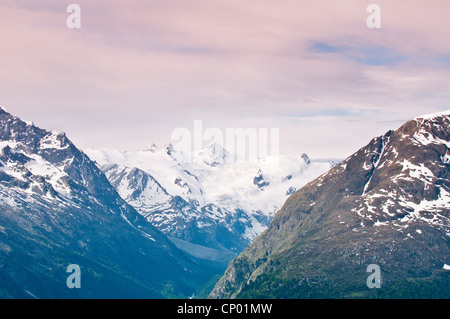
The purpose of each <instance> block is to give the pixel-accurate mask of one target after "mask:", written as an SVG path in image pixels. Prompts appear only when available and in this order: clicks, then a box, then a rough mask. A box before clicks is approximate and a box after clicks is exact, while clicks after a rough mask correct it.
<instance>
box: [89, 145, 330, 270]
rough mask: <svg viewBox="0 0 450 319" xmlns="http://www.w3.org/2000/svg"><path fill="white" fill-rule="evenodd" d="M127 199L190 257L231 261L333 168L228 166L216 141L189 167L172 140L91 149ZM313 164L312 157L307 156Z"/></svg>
mask: <svg viewBox="0 0 450 319" xmlns="http://www.w3.org/2000/svg"><path fill="white" fill-rule="evenodd" d="M85 152H86V153H87V154H88V155H89V157H90V158H92V159H93V160H95V161H96V163H97V165H98V167H99V168H100V169H101V170H102V171H103V172H104V173H105V175H106V176H107V178H108V180H109V181H110V182H111V184H112V185H113V186H114V188H115V189H116V190H117V192H118V193H119V194H120V195H121V197H122V198H123V199H125V201H126V202H127V203H128V204H130V205H131V206H133V207H134V208H135V209H136V210H137V211H138V212H139V213H140V214H141V215H142V216H144V217H145V218H146V219H147V220H148V221H149V222H150V223H151V224H152V225H154V226H155V227H156V228H157V229H158V230H160V231H161V232H163V233H164V234H165V235H167V236H169V238H170V239H171V240H172V241H173V242H174V243H175V244H176V245H177V247H179V248H180V249H183V250H185V251H186V252H188V253H190V254H194V255H195V256H197V257H199V256H202V257H204V258H206V259H209V260H213V261H218V260H217V258H219V259H220V262H222V263H224V264H225V267H226V264H227V263H228V262H229V261H230V260H231V259H233V258H234V257H236V256H237V254H238V253H239V252H241V251H242V250H243V249H244V248H245V247H246V246H247V245H249V244H250V243H251V242H252V240H253V239H254V238H255V237H256V236H258V235H259V234H261V232H262V231H263V230H264V229H265V228H267V227H268V226H269V224H270V221H271V220H272V218H273V216H274V215H275V213H276V211H277V210H278V209H279V208H281V205H282V203H283V202H284V201H285V200H286V198H287V196H288V194H289V192H292V191H293V189H295V190H296V189H298V188H300V187H301V186H303V185H305V184H306V183H307V182H309V181H311V180H312V179H313V178H315V177H316V176H318V175H320V174H322V173H323V172H325V171H326V170H328V169H329V168H330V167H331V165H330V163H329V162H328V161H326V162H320V161H314V160H312V161H309V162H308V163H306V162H305V160H304V156H306V155H304V156H303V157H301V156H280V158H279V168H278V170H276V171H268V170H267V169H266V168H267V166H268V165H267V161H269V162H270V160H271V159H270V158H269V159H264V160H261V159H260V160H259V161H257V162H255V163H248V162H245V161H242V162H231V161H228V159H229V158H230V157H233V154H232V153H231V152H229V151H227V150H226V149H225V148H223V147H222V146H221V145H219V144H217V143H215V142H212V143H210V144H208V145H206V146H205V147H204V148H203V149H201V150H197V151H195V152H193V154H192V158H193V160H192V161H191V162H187V161H184V160H183V159H184V157H183V156H182V155H181V154H180V152H179V151H178V150H177V149H176V147H174V146H173V145H172V143H168V144H167V145H166V146H165V147H164V148H161V149H159V148H158V147H157V146H156V145H154V144H152V145H151V146H150V147H149V148H148V149H147V150H145V151H139V152H135V153H131V152H120V151H117V150H108V149H100V150H94V149H88V150H85ZM308 160H309V158H308Z"/></svg>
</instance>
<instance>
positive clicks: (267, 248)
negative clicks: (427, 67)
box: [210, 112, 450, 298]
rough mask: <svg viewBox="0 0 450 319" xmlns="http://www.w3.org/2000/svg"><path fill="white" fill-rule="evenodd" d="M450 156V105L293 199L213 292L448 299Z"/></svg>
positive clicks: (378, 141) (383, 139) (378, 142)
mask: <svg viewBox="0 0 450 319" xmlns="http://www.w3.org/2000/svg"><path fill="white" fill-rule="evenodd" d="M449 156H450V112H444V113H440V114H433V115H429V116H423V117H418V118H415V119H412V120H410V121H408V122H407V123H405V124H404V125H403V126H401V127H400V128H398V129H396V130H393V131H389V132H387V133H386V134H385V135H383V136H380V137H377V138H374V139H373V140H372V141H371V142H370V143H369V144H368V145H367V146H365V147H363V148H361V149H360V150H359V151H357V152H356V153H355V154H353V155H352V156H350V157H348V158H347V159H346V160H344V161H342V162H341V163H340V164H338V165H337V166H335V167H334V168H333V169H331V170H330V171H329V172H327V173H325V174H323V175H321V176H320V177H318V178H317V179H315V180H314V181H312V182H310V183H309V184H307V185H306V186H305V187H303V188H301V189H300V190H299V191H297V192H296V193H294V194H293V195H292V196H290V197H289V199H288V200H287V201H286V203H285V204H284V206H283V207H282V209H281V210H280V211H279V212H278V213H277V214H276V215H275V217H274V219H273V221H272V223H271V225H270V227H269V228H268V229H267V230H266V231H265V232H264V233H263V234H262V235H261V236H259V237H258V238H256V239H255V241H254V242H253V243H252V244H251V245H250V246H249V247H247V248H246V249H245V250H244V251H243V253H242V254H241V255H240V256H239V257H238V258H236V259H235V260H233V261H232V262H231V263H230V264H229V267H228V269H227V270H226V272H225V274H224V276H223V277H222V278H221V279H220V281H219V282H218V283H217V284H216V286H215V288H214V290H213V291H212V292H211V294H210V297H211V298H253V297H258V298H308V297H309V298H322V297H323V298H351V297H401V298H403V297H414V298H431V297H440V298H442V297H444V298H449V297H450V290H449V287H450V275H449V271H448V269H449V268H450V267H449V266H448V265H450V160H449ZM370 264H376V265H378V266H379V267H380V269H381V288H380V289H376V288H375V289H369V288H368V286H367V278H368V276H369V273H367V267H368V265H370Z"/></svg>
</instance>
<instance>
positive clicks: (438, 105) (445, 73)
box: [0, 0, 450, 158]
mask: <svg viewBox="0 0 450 319" xmlns="http://www.w3.org/2000/svg"><path fill="white" fill-rule="evenodd" d="M71 3H76V4H78V5H79V6H80V8H81V28H80V29H69V28H68V27H67V25H66V20H67V18H68V17H69V15H70V13H67V12H66V8H67V6H68V5H69V4H71ZM371 3H376V4H378V5H379V7H380V8H381V28H380V29H369V28H368V27H367V25H366V20H367V18H368V17H369V15H370V13H367V12H366V9H367V7H368V5H369V4H371ZM449 17H450V2H449V1H448V0H429V1H423V0H409V1H404V0H370V1H369V0H368V1H364V0H340V1H332V0H316V1H310V0H277V1H275V0H155V1H152V0H120V1H119V0H108V1H106V0H102V1H98V0H71V2H69V1H61V0H43V1H35V0H14V1H9V0H2V1H1V2H0V43H1V45H0V75H1V76H0V105H2V106H4V107H5V108H6V109H7V110H8V111H9V112H10V113H12V114H14V115H17V116H19V117H21V118H22V119H24V120H30V121H33V122H34V123H35V124H36V125H38V126H40V127H43V128H46V129H48V130H52V129H57V130H61V131H65V132H66V133H67V135H68V137H69V138H70V139H71V140H72V141H73V142H75V144H76V145H78V146H79V147H80V148H88V147H94V148H100V147H108V148H117V149H120V150H130V151H134V150H137V149H145V148H146V147H147V145H148V144H150V143H153V142H155V143H156V144H158V145H159V146H163V145H164V144H165V143H166V142H168V141H169V139H170V135H171V132H172V131H173V130H174V129H175V128H178V127H185V128H187V129H192V130H193V125H194V120H202V121H203V127H204V128H208V127H216V128H219V129H221V130H223V131H225V129H226V128H238V127H242V128H269V129H270V128H279V129H280V149H281V152H282V153H290V154H301V153H303V152H306V153H308V154H309V155H310V157H313V158H319V157H322V158H324V157H335V158H344V157H347V156H348V155H350V154H351V153H353V152H354V151H356V150H357V149H359V148H360V147H362V146H364V145H366V144H367V143H368V142H369V141H370V139H371V138H372V137H374V136H377V135H381V134H383V133H384V132H385V131H387V130H388V129H391V128H393V129H395V128H396V127H398V126H399V125H400V124H402V123H403V122H404V121H406V120H407V119H409V118H412V117H414V116H418V115H421V114H427V113H433V112H438V111H443V110H447V109H450V40H449V39H450V19H449Z"/></svg>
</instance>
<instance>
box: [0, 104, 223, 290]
mask: <svg viewBox="0 0 450 319" xmlns="http://www.w3.org/2000/svg"><path fill="white" fill-rule="evenodd" d="M130 173H131V174H136V175H139V173H140V172H139V171H135V172H130ZM143 182H146V183H148V184H150V183H152V182H153V183H155V182H154V181H152V180H145V181H144V180H143ZM141 195H142V194H141ZM159 195H161V196H163V195H164V194H163V193H161V194H158V193H156V194H155V196H159ZM135 196H140V195H135ZM151 199H152V198H149V200H151ZM71 264H77V265H78V266H79V267H80V270H81V277H80V278H81V288H80V289H75V288H74V289H69V288H68V286H67V284H66V280H67V278H68V276H69V273H67V268H68V266H69V265H71ZM218 269H219V268H217V265H215V264H212V263H205V262H204V261H199V260H198V259H195V258H193V257H192V256H191V255H187V254H186V253H184V252H182V251H181V250H179V249H178V248H176V246H175V245H174V244H173V243H172V242H171V241H170V240H169V239H168V238H167V237H166V236H165V235H163V234H162V233H161V232H160V231H158V230H157V229H156V228H155V227H153V226H152V225H151V224H150V223H149V222H148V221H147V220H146V219H145V218H144V217H142V215H140V214H139V213H137V212H136V210H135V209H134V208H133V207H132V206H130V205H128V204H127V203H126V202H125V201H124V200H123V199H122V198H121V197H120V196H119V194H118V193H117V191H116V190H115V189H114V187H113V186H112V185H111V184H110V182H109V181H108V179H107V178H106V176H105V175H104V173H103V172H102V171H101V170H99V169H98V168H97V166H96V164H95V163H94V162H92V161H91V160H90V159H89V157H88V156H87V155H86V154H85V153H83V152H82V151H80V150H79V149H77V148H76V146H75V145H74V144H73V143H72V142H71V141H70V140H69V139H68V138H67V136H66V135H65V134H64V133H63V132H58V131H51V132H49V131H46V130H44V129H41V128H38V127H36V126H35V125H34V124H33V123H27V122H24V121H22V120H20V119H19V118H17V117H14V116H12V115H11V114H9V113H7V112H6V111H5V110H4V109H3V108H0V282H1V283H2V284H1V286H0V298H166V297H188V296H191V295H192V294H195V293H196V292H197V291H198V290H199V289H201V288H202V287H203V285H204V284H205V283H207V282H208V281H209V280H210V278H211V277H212V276H214V275H215V273H216V272H217V271H218Z"/></svg>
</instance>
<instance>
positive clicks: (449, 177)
mask: <svg viewBox="0 0 450 319" xmlns="http://www.w3.org/2000/svg"><path fill="white" fill-rule="evenodd" d="M449 127H450V112H443V113H437V114H431V115H426V116H421V117H417V118H414V119H411V120H410V121H408V122H406V123H405V124H404V125H402V126H401V127H399V128H397V129H395V130H391V131H389V132H386V134H384V135H382V136H379V137H375V138H374V139H372V140H371V141H370V142H369V143H368V144H367V145H366V146H364V147H362V148H361V149H359V150H358V151H357V152H355V153H354V154H352V155H351V156H349V157H348V158H346V159H345V160H343V161H339V162H338V161H336V162H338V164H335V163H334V162H330V161H328V160H314V159H310V158H309V157H308V155H306V154H299V155H297V156H281V155H280V156H279V157H278V158H277V159H276V161H277V163H278V169H277V170H267V169H266V167H267V166H266V165H265V164H267V162H270V161H272V160H274V159H273V158H270V157H269V158H265V159H258V160H257V161H256V162H251V163H250V162H232V161H229V160H228V159H229V157H230V156H233V154H232V153H231V152H230V151H228V150H226V149H225V148H223V147H222V146H221V145H219V144H217V143H215V142H212V143H209V144H208V145H206V146H205V147H204V148H203V149H200V150H195V151H194V153H193V158H194V161H192V162H185V161H184V160H183V156H182V155H181V154H180V153H179V150H178V149H177V148H176V147H174V146H173V144H172V143H168V144H167V145H166V146H164V147H163V148H158V147H157V146H156V145H154V144H152V145H150V146H149V147H148V149H147V150H144V151H139V152H120V151H117V150H110V149H88V150H84V151H82V150H80V149H78V148H77V147H76V146H75V145H74V144H73V143H72V142H71V141H70V140H69V139H68V137H67V136H66V134H65V133H63V132H59V131H47V130H44V129H41V128H39V127H37V126H35V125H34V124H33V123H31V122H25V121H22V120H21V119H19V118H17V117H15V116H13V115H11V114H10V113H8V112H7V111H6V110H4V109H3V108H0V282H1V285H0V298H188V297H203V296H207V295H208V293H209V297H210V298H366V297H367V298H386V297H388V298H389V297H394V298H404V297H409V298H449V296H450V272H449V270H450V259H449V257H450V130H449ZM229 261H230V262H229ZM228 262H229V263H228ZM73 265H78V266H79V268H80V269H81V275H80V276H81V288H71V287H69V286H70V285H68V281H67V280H68V277H69V275H70V273H69V270H68V269H70V267H71V266H73ZM374 266H375V269H377V268H378V269H379V276H381V278H378V281H377V285H376V287H375V288H373V286H371V285H369V279H370V278H372V275H373V274H371V273H370V272H371V269H374ZM219 276H222V277H221V278H220V279H219V280H218V281H217V279H218V278H219Z"/></svg>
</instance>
